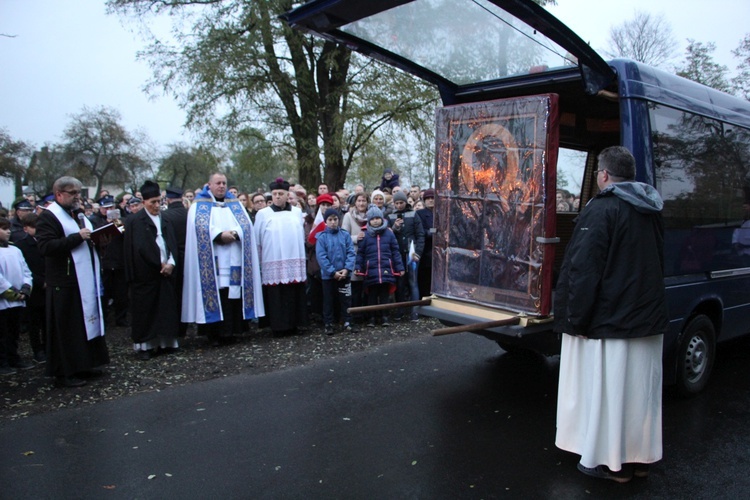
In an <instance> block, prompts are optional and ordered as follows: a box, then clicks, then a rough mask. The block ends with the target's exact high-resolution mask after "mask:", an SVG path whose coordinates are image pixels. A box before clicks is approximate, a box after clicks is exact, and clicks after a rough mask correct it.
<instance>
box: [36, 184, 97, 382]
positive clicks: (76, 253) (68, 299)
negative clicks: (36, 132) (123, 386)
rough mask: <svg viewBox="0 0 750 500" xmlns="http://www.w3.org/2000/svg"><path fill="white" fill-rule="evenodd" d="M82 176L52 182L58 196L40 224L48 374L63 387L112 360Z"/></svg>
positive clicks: (79, 379)
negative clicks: (84, 212)
mask: <svg viewBox="0 0 750 500" xmlns="http://www.w3.org/2000/svg"><path fill="white" fill-rule="evenodd" d="M81 189H82V186H81V182H80V181H79V180H78V179H76V178H75V177H61V178H59V179H57V180H56V181H55V184H54V185H53V186H52V190H53V191H54V196H55V202H54V203H52V204H50V205H49V207H47V210H44V211H42V213H41V215H39V221H38V222H37V226H36V238H37V243H38V245H39V251H40V252H41V254H42V256H44V264H45V276H44V279H45V284H46V286H47V288H46V290H47V375H48V376H51V377H54V381H55V385H57V386H59V387H78V386H81V385H85V384H86V380H85V379H86V378H88V377H92V376H96V375H98V374H100V373H101V372H100V371H98V368H100V367H101V366H102V365H104V364H106V363H109V353H108V351H107V344H106V342H105V340H104V318H103V315H102V308H101V302H100V300H99V297H100V295H101V290H102V282H101V278H100V277H101V268H100V267H99V257H98V255H97V253H96V251H95V250H94V248H93V246H92V243H91V231H92V229H93V227H92V225H91V222H90V221H89V220H88V219H87V218H86V217H85V216H84V215H83V212H82V211H81Z"/></svg>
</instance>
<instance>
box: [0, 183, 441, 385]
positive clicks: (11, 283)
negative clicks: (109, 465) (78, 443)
mask: <svg viewBox="0 0 750 500" xmlns="http://www.w3.org/2000/svg"><path fill="white" fill-rule="evenodd" d="M82 192H83V187H82V184H81V182H80V181H79V180H78V179H75V178H74V177H62V178H60V179H58V180H57V181H56V182H55V184H54V186H53V191H52V193H50V194H48V195H46V196H43V197H41V199H36V197H35V196H33V195H32V196H28V197H22V198H19V199H18V200H16V202H15V203H14V204H13V210H14V213H13V214H11V215H10V216H8V214H0V332H2V333H1V334H2V337H3V338H2V342H0V375H4V376H7V375H12V374H14V373H15V372H16V371H18V370H27V369H31V368H33V367H34V366H35V365H41V364H45V366H46V375H47V376H49V377H52V379H53V381H54V383H55V385H56V386H59V387H78V386H82V385H85V384H86V383H87V379H88V378H91V377H96V376H99V375H101V373H102V372H101V369H102V367H103V366H104V365H106V364H107V363H108V362H109V355H108V350H107V346H106V342H105V335H104V332H105V323H107V324H109V325H115V326H119V327H129V329H130V334H131V338H132V341H133V349H134V352H135V355H136V356H137V358H138V359H141V360H144V361H146V360H149V359H151V358H153V357H154V356H156V355H159V354H169V353H172V352H175V351H176V350H178V349H179V342H180V338H181V337H184V336H185V335H186V333H187V331H188V328H189V326H190V325H191V324H195V325H196V327H197V334H198V335H201V336H205V337H206V339H207V342H208V343H210V344H211V345H212V346H219V345H222V344H226V343H231V342H233V341H234V340H236V339H237V338H238V337H239V336H240V335H243V334H245V333H246V332H248V331H249V330H250V329H251V328H264V327H268V328H270V330H271V332H272V334H273V335H274V336H285V335H293V334H297V333H303V332H305V331H306V330H307V329H308V327H309V326H310V325H311V324H313V323H315V322H319V323H322V326H323V331H324V333H325V334H326V335H333V334H336V333H337V332H353V331H357V330H358V329H359V328H362V327H365V326H367V327H375V326H377V325H378V324H380V325H382V326H384V327H387V326H389V325H390V324H391V321H396V320H401V319H408V320H412V321H417V320H418V318H417V315H416V312H415V311H413V310H412V309H411V308H408V307H404V308H397V309H394V310H393V311H395V313H394V314H393V315H391V314H390V313H389V310H386V311H375V312H372V313H366V314H350V313H349V308H350V307H352V306H355V307H356V306H364V305H376V304H384V303H391V302H394V301H397V302H409V301H412V300H416V299H419V298H420V297H422V296H425V295H428V294H429V290H430V275H431V269H430V268H431V255H430V254H431V252H432V231H431V230H432V227H433V213H432V208H433V207H434V197H435V193H434V191H433V190H432V189H425V190H422V189H421V188H420V187H419V186H417V185H412V186H411V187H410V189H409V190H408V191H407V190H406V189H404V188H402V187H401V186H400V182H399V178H398V174H396V173H394V172H393V171H391V170H386V171H385V172H384V173H383V177H382V179H381V183H380V185H379V186H377V187H376V188H375V189H373V190H372V192H370V193H368V192H367V191H366V190H365V187H364V186H363V185H362V184H358V185H357V186H355V188H354V189H353V191H352V192H351V193H350V192H349V191H348V190H346V189H343V188H342V189H338V190H336V191H334V190H332V189H331V188H330V187H329V186H327V185H326V184H320V185H319V186H317V190H316V191H315V192H308V191H307V190H306V189H305V188H304V187H303V186H301V185H299V184H293V183H290V182H288V181H286V180H284V179H282V178H278V179H276V180H274V181H273V182H272V183H270V185H269V186H268V189H267V190H258V191H254V192H246V191H243V190H242V189H240V188H238V187H235V186H230V185H228V182H227V177H226V176H225V175H224V174H222V173H218V172H217V173H214V174H212V175H211V176H210V178H209V179H208V182H207V183H206V184H205V185H204V186H202V187H201V188H199V189H195V190H186V191H183V190H180V189H176V188H171V187H170V188H166V189H164V190H162V189H161V188H160V186H159V185H158V184H156V183H155V182H153V181H146V182H145V183H144V184H143V186H141V188H140V190H138V191H137V192H135V193H127V192H126V193H123V194H121V195H119V196H117V197H116V198H115V197H113V196H112V195H110V193H109V192H107V191H106V190H103V191H102V192H100V193H99V196H98V197H97V199H96V200H94V199H84V198H83V197H82ZM22 332H23V334H24V337H26V336H28V341H29V345H30V347H31V353H32V356H33V359H32V360H25V359H22V358H21V357H20V356H19V346H18V342H19V338H20V336H21V333H22Z"/></svg>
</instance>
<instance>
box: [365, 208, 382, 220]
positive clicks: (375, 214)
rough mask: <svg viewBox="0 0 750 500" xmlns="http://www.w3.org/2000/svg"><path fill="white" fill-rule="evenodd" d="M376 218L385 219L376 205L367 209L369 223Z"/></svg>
mask: <svg viewBox="0 0 750 500" xmlns="http://www.w3.org/2000/svg"><path fill="white" fill-rule="evenodd" d="M375 218H380V219H382V218H383V212H382V210H380V209H379V208H378V207H376V206H375V205H372V206H370V208H368V209H367V222H370V220H372V219H375Z"/></svg>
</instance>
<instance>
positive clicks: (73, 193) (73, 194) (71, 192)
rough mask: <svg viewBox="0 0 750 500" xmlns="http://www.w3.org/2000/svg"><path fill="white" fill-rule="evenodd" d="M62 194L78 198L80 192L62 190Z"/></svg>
mask: <svg viewBox="0 0 750 500" xmlns="http://www.w3.org/2000/svg"><path fill="white" fill-rule="evenodd" d="M63 193H68V194H69V195H70V196H78V195H79V194H81V192H80V191H78V190H74V191H65V190H63Z"/></svg>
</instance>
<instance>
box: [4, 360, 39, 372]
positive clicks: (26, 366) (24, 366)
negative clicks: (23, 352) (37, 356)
mask: <svg viewBox="0 0 750 500" xmlns="http://www.w3.org/2000/svg"><path fill="white" fill-rule="evenodd" d="M10 366H11V368H15V369H16V370H18V371H19V372H24V371H26V370H31V369H32V368H34V366H35V365H34V363H29V362H28V361H24V360H22V359H19V360H18V361H16V362H15V363H13V364H11V365H10Z"/></svg>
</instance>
